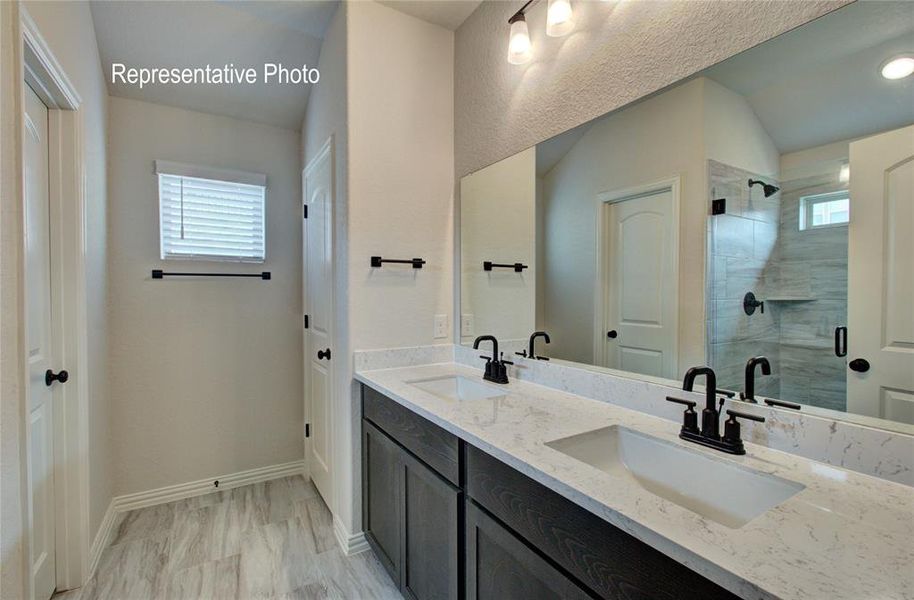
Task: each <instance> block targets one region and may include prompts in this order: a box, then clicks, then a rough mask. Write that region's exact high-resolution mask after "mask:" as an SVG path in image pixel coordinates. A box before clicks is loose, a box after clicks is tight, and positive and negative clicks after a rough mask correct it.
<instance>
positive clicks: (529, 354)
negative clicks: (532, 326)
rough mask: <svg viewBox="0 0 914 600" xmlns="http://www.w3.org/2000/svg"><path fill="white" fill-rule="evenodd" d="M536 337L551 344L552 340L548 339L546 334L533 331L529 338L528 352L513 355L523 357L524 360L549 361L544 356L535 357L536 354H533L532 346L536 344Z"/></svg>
mask: <svg viewBox="0 0 914 600" xmlns="http://www.w3.org/2000/svg"><path fill="white" fill-rule="evenodd" d="M538 337H541V338H543V339H544V340H545V341H546V343H547V344H551V343H552V340H550V339H549V334H548V333H546V332H545V331H534V332H533V334H532V335H531V336H530V344H529V350H523V351H521V352H515V353H514V354H516V355H518V356H523V357H524V358H535V359H536V360H549V359H548V358H547V357H545V356H537V355H536V352H534V348H533V345H534V343H535V342H536V338H538Z"/></svg>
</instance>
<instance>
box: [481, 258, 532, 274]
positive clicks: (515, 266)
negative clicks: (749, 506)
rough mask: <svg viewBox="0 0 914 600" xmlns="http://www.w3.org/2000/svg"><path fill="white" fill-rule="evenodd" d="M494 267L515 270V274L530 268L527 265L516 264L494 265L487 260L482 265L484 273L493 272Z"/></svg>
mask: <svg viewBox="0 0 914 600" xmlns="http://www.w3.org/2000/svg"><path fill="white" fill-rule="evenodd" d="M493 267H498V268H500V269H514V272H515V273H520V272H521V271H523V270H524V269H527V268H529V267H528V266H527V265H524V264H521V263H514V264H505V263H494V262H492V261H490V260H487V261H485V262H483V263H482V270H483V271H491V270H492V268H493Z"/></svg>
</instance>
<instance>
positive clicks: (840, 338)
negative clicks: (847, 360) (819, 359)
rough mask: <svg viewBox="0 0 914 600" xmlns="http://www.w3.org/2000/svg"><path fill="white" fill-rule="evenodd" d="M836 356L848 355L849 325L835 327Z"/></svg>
mask: <svg viewBox="0 0 914 600" xmlns="http://www.w3.org/2000/svg"><path fill="white" fill-rule="evenodd" d="M835 356H847V327H845V326H843V325H842V326H840V327H835Z"/></svg>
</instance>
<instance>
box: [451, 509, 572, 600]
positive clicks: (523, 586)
mask: <svg viewBox="0 0 914 600" xmlns="http://www.w3.org/2000/svg"><path fill="white" fill-rule="evenodd" d="M466 512H467V519H466V521H467V524H466V528H467V534H466V535H467V598H468V599H469V600H509V599H511V600H513V599H516V600H521V599H523V600H572V599H574V600H584V599H585V598H590V596H589V595H588V594H587V593H586V592H585V591H584V590H583V589H582V588H580V587H578V586H577V585H576V584H575V583H574V582H573V581H572V580H570V579H568V578H567V577H565V575H563V574H562V573H561V572H559V571H558V570H557V569H555V568H554V567H552V565H550V564H549V563H548V562H546V561H545V560H543V559H542V558H540V557H539V556H538V555H537V554H536V553H535V552H534V551H533V550H530V549H529V548H528V547H527V546H526V545H525V544H524V543H523V542H521V541H520V540H519V539H517V538H516V537H514V535H513V534H512V533H511V532H510V531H509V530H507V529H505V528H504V527H502V526H501V525H500V524H499V523H498V522H496V521H495V520H494V519H492V518H491V517H489V516H488V515H487V514H486V513H485V512H483V511H482V510H481V509H480V508H478V507H477V506H476V505H475V504H474V503H472V502H467V503H466Z"/></svg>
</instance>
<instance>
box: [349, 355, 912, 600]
mask: <svg viewBox="0 0 914 600" xmlns="http://www.w3.org/2000/svg"><path fill="white" fill-rule="evenodd" d="M448 375H463V376H466V377H470V378H479V379H480V380H481V372H480V371H479V370H477V369H471V368H469V367H465V366H462V365H458V364H454V363H443V364H434V365H423V366H413V367H402V368H392V369H378V370H365V371H358V372H356V375H355V377H356V379H358V380H359V381H361V382H362V383H365V384H366V385H369V386H370V387H372V388H374V389H376V390H377V391H379V392H381V393H383V394H385V395H386V396H389V397H390V398H392V399H394V400H396V401H397V402H399V403H400V404H402V405H404V406H406V407H407V408H409V409H410V410H413V411H414V412H416V413H418V414H420V415H422V416H423V417H425V418H427V419H429V420H430V421H432V422H434V423H436V424H437V425H439V426H441V427H443V428H444V429H446V430H448V431H450V432H452V433H454V434H455V435H457V436H459V437H460V438H462V439H464V440H465V441H467V442H468V443H470V444H473V445H474V446H476V447H478V448H480V449H481V450H483V451H485V452H488V453H489V454H491V455H492V456H494V457H496V458H498V459H499V460H501V461H503V462H505V463H507V464H509V465H511V466H512V467H514V468H515V469H517V470H519V471H521V472H522V473H525V474H526V475H528V476H530V477H531V478H533V479H535V480H536V481H538V482H540V483H542V484H544V485H546V486H547V487H549V488H550V489H553V490H555V491H556V492H558V493H559V494H561V495H562V496H564V497H566V498H568V499H569V500H571V501H573V502H575V503H576V504H578V505H579V506H581V507H583V508H585V509H587V510H589V511H590V512H592V513H594V514H596V515H598V516H600V517H602V518H603V519H605V520H607V521H609V522H610V523H612V524H613V525H615V526H617V527H619V528H621V529H623V530H624V531H626V532H628V533H630V534H631V535H633V536H634V537H636V538H638V539H639V540H641V541H643V542H645V543H647V544H649V545H650V546H653V547H654V548H656V549H658V550H660V551H661V552H663V553H664V554H666V555H667V556H670V557H671V558H673V559H675V560H677V561H679V562H680V563H682V564H684V565H686V566H688V567H689V568H691V569H693V570H694V571H696V572H698V573H700V574H702V575H703V576H705V577H707V578H708V579H710V580H712V581H714V582H716V583H717V584H719V585H721V586H722V587H724V588H726V589H728V590H730V591H731V592H733V593H735V594H737V595H738V596H740V597H742V598H747V599H761V598H779V599H783V600H787V599H795V600H817V599H823V600H824V599H828V600H839V599H847V600H864V599H872V600H876V599H879V600H893V599H899V600H901V599H906V600H912V599H914V490H912V488H910V487H907V486H904V485H901V484H897V483H892V482H888V481H884V480H881V479H878V478H875V477H870V476H867V475H862V474H858V473H855V472H853V471H847V470H844V469H840V468H836V467H833V466H830V465H826V464H824V463H819V462H816V461H813V460H808V459H805V458H801V457H797V456H795V455H792V454H787V453H785V452H779V451H776V450H771V449H768V448H765V447H764V446H759V445H755V444H751V443H747V444H746V447H747V454H746V455H745V456H731V455H726V454H723V453H720V452H717V451H714V450H709V449H704V448H702V447H700V446H698V445H696V444H690V443H687V442H683V441H681V440H680V439H679V437H678V433H679V427H678V426H677V425H676V424H675V423H671V422H670V421H667V420H665V419H661V418H658V417H654V416H651V415H647V414H644V413H640V412H637V411H634V410H630V409H626V408H621V407H619V406H614V405H612V404H610V403H607V402H601V401H597V400H591V399H588V398H584V397H582V396H576V395H574V394H569V393H567V392H562V391H558V390H554V389H551V388H547V387H544V386H539V385H535V384H531V383H525V382H519V381H512V382H511V383H509V384H508V385H506V386H502V387H503V389H504V391H505V395H504V396H500V397H496V398H490V399H477V400H471V401H463V402H457V401H452V400H445V399H442V398H439V397H437V396H435V395H432V394H430V393H428V392H425V391H423V390H420V389H419V388H417V387H415V386H413V385H411V384H410V383H408V382H410V381H416V380H422V379H429V378H434V377H442V376H448ZM609 425H622V426H625V427H628V428H631V429H634V430H637V431H641V432H643V433H646V434H649V435H652V436H655V437H657V438H660V439H662V440H665V441H668V442H670V443H673V444H680V445H683V446H686V447H688V448H690V449H692V450H694V451H697V452H703V453H705V454H706V455H707V456H709V457H711V458H714V459H716V460H721V461H731V462H734V463H737V464H739V465H743V466H745V467H748V468H751V469H754V470H756V471H760V472H763V473H769V474H772V475H776V476H779V477H782V478H784V479H789V480H792V481H795V482H798V483H801V484H803V485H804V486H805V489H804V490H802V491H801V492H799V493H798V494H796V495H795V496H793V497H792V498H790V499H788V500H787V501H785V502H783V503H782V504H780V505H778V506H776V507H775V508H773V509H771V510H769V511H768V512H766V513H763V514H762V515H760V516H758V517H756V518H755V519H753V520H752V521H750V522H749V523H747V524H745V525H743V526H742V527H740V528H738V529H732V528H729V527H726V526H724V525H721V524H718V523H717V522H715V521H711V520H709V519H706V518H704V517H702V516H700V515H698V514H696V513H693V512H691V511H689V510H687V509H685V508H682V507H680V506H679V505H677V504H674V503H672V502H669V501H667V500H665V499H663V498H661V497H659V496H656V495H654V494H652V493H650V492H648V491H646V490H645V489H643V488H642V487H641V486H639V485H637V484H635V483H632V482H630V481H628V480H623V479H619V478H616V477H613V476H612V475H610V474H608V473H605V472H603V471H600V470H598V469H596V468H594V467H591V466H590V465H587V464H585V463H583V462H580V461H578V460H575V459H574V458H571V457H570V456H567V455H565V454H562V453H560V452H558V451H556V450H554V449H552V448H549V447H547V446H546V445H545V443H546V442H548V441H552V440H555V439H558V438H563V437H566V436H570V435H575V434H578V433H583V432H586V431H591V430H594V429H599V428H602V427H607V426H609ZM708 492H709V493H720V494H726V493H727V491H726V490H719V491H715V490H708Z"/></svg>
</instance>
